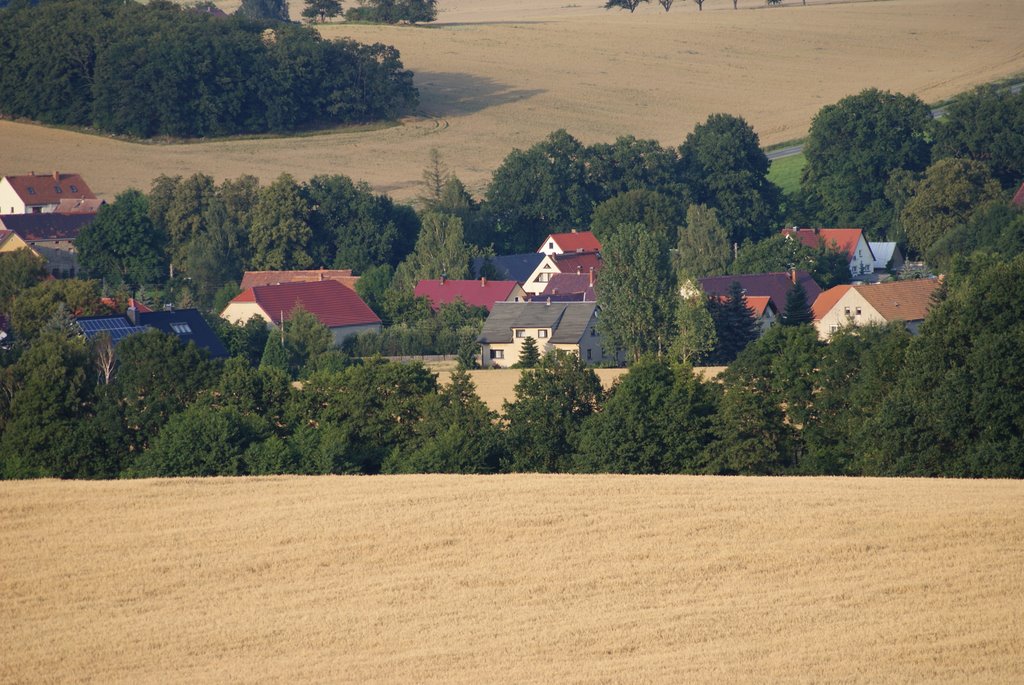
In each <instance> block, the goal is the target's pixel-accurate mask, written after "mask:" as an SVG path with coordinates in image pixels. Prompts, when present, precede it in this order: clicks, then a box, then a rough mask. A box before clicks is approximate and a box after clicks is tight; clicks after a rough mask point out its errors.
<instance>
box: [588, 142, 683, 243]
mask: <svg viewBox="0 0 1024 685" xmlns="http://www.w3.org/2000/svg"><path fill="white" fill-rule="evenodd" d="M678 163H679V155H678V154H677V153H676V151H675V150H674V149H673V148H665V147H662V146H661V144H660V143H658V141H656V140H638V139H637V138H635V137H633V136H619V137H618V138H616V139H615V142H614V143H594V144H593V145H590V146H588V147H587V149H586V172H587V182H588V185H589V186H590V189H591V194H592V197H593V202H594V203H595V204H599V203H601V202H604V201H607V200H609V199H611V198H613V197H615V196H617V195H622V194H623V193H628V192H630V191H634V190H647V191H651V192H656V193H658V194H660V195H664V196H667V197H672V198H675V199H677V200H678V199H679V198H680V197H681V196H682V195H684V194H685V187H684V186H683V185H682V183H680V179H679V177H678V173H677V170H676V165H677V164H678ZM678 204H680V205H681V206H683V207H685V206H686V203H684V202H683V203H678ZM636 220H637V219H630V222H633V221H636ZM609 225H611V226H614V225H615V224H614V223H611V224H609ZM671 228H675V224H673V225H672V226H671Z"/></svg>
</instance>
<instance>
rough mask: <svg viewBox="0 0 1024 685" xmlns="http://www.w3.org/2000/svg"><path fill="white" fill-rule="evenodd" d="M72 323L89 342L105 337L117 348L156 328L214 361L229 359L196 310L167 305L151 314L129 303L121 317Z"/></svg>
mask: <svg viewBox="0 0 1024 685" xmlns="http://www.w3.org/2000/svg"><path fill="white" fill-rule="evenodd" d="M75 323H77V324H78V327H79V329H80V330H81V331H82V334H83V335H85V337H86V338H88V339H89V340H92V339H94V338H96V337H98V336H99V335H101V334H103V333H106V334H107V335H109V336H110V341H111V342H112V343H113V344H114V345H117V344H118V343H120V342H121V341H122V340H124V339H125V338H127V337H128V336H129V335H133V334H135V333H142V332H144V331H148V330H150V329H153V328H155V329H157V330H160V331H163V332H164V333H167V334H168V335H174V336H176V337H177V338H178V339H179V340H181V342H182V344H183V345H187V344H188V343H195V345H196V347H199V348H200V349H204V350H206V351H207V353H209V355H210V357H212V358H214V359H224V358H227V357H228V350H227V348H226V347H224V343H223V342H221V340H220V338H219V337H217V334H216V333H214V332H213V329H212V328H210V325H209V324H208V323H206V319H204V318H203V315H202V314H201V313H200V312H199V310H198V309H174V308H173V307H171V306H169V305H168V307H167V308H165V309H164V310H163V311H153V310H151V309H149V308H148V307H145V306H143V305H136V304H135V303H134V302H132V303H131V306H129V307H128V311H127V313H126V314H125V315H124V316H121V315H114V316H80V317H77V318H76V319H75Z"/></svg>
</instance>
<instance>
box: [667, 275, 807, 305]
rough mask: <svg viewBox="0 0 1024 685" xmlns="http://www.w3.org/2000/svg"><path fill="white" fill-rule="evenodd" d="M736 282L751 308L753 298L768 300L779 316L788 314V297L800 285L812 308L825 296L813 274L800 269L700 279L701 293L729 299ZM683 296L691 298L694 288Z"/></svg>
mask: <svg viewBox="0 0 1024 685" xmlns="http://www.w3.org/2000/svg"><path fill="white" fill-rule="evenodd" d="M734 282H735V283H739V284H740V288H741V289H742V290H743V295H744V297H746V298H747V304H748V306H751V302H752V298H759V297H768V298H769V300H770V301H771V306H772V309H774V311H775V313H776V314H778V313H781V312H784V311H785V310H786V296H787V295H789V291H790V289H791V288H793V286H794V285H796V284H797V283H800V285H802V286H803V288H804V292H806V293H807V305H808V306H813V305H814V301H815V300H816V299H817V297H818V295H820V294H821V286H819V285H818V284H817V282H815V280H814V278H812V277H811V274H810V273H808V272H806V271H803V270H799V269H793V270H790V271H772V272H769V273H764V274H742V275H739V276H708V277H706V278H700V279H697V283H698V285H699V286H700V289H701V290H702V291H704V292H705V293H706V294H708V295H710V296H712V297H716V296H717V297H728V295H729V289H730V288H731V287H732V284H733V283H734ZM681 294H682V295H683V296H684V297H690V296H692V295H693V294H694V293H693V290H692V288H686V287H684V288H683V289H682V290H681ZM751 308H753V307H751Z"/></svg>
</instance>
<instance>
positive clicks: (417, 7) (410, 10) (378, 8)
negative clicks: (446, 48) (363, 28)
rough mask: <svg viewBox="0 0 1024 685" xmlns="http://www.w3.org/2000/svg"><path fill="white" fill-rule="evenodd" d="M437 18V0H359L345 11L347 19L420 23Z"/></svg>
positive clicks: (388, 22) (386, 22)
mask: <svg viewBox="0 0 1024 685" xmlns="http://www.w3.org/2000/svg"><path fill="white" fill-rule="evenodd" d="M436 18H437V0H359V4H358V5H357V6H355V7H349V8H348V9H347V10H346V11H345V19H346V20H347V21H367V22H373V23H379V24H398V23H401V22H408V23H410V24H419V23H424V22H428V21H434V19H436Z"/></svg>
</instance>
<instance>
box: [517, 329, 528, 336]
mask: <svg viewBox="0 0 1024 685" xmlns="http://www.w3.org/2000/svg"><path fill="white" fill-rule="evenodd" d="M516 337H517V338H525V337H526V331H525V330H524V329H522V328H517V329H516Z"/></svg>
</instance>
